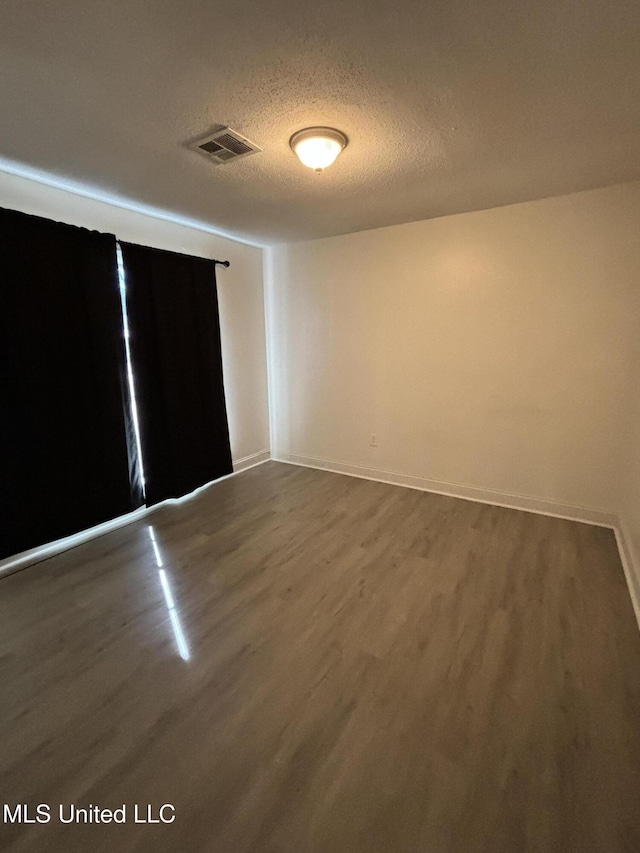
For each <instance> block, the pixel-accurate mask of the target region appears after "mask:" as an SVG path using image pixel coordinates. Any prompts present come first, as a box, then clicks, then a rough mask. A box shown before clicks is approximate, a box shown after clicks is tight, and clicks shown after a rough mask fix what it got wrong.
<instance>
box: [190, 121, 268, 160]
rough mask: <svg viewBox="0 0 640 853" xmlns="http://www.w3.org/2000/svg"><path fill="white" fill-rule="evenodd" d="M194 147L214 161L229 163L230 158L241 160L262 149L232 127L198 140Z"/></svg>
mask: <svg viewBox="0 0 640 853" xmlns="http://www.w3.org/2000/svg"><path fill="white" fill-rule="evenodd" d="M193 147H194V148H195V149H196V150H197V151H201V152H202V153H203V154H206V155H207V157H209V159H210V160H213V162H214V163H228V162H229V161H230V160H239V159H240V158H241V157H248V156H249V154H257V153H258V151H262V148H259V147H258V146H257V145H256V144H255V142H250V141H249V140H248V139H247V138H246V137H245V136H242V135H241V134H239V133H237V132H236V131H235V130H231V128H230V127H223V128H222V130H217V131H216V132H215V133H214V134H213V135H212V136H207V138H206V139H201V140H200V141H199V142H196V143H195V144H194V146H193Z"/></svg>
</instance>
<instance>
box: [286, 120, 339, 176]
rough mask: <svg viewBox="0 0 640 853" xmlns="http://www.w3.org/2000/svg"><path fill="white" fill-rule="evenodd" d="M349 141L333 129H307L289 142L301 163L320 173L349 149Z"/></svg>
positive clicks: (296, 134)
mask: <svg viewBox="0 0 640 853" xmlns="http://www.w3.org/2000/svg"><path fill="white" fill-rule="evenodd" d="M348 142H349V140H348V139H347V137H346V136H345V135H344V133H341V132H340V131H339V130H335V128H333V127H305V128H304V130H299V131H297V133H294V134H293V136H292V137H291V139H290V140H289V145H290V146H291V148H292V150H293V151H294V152H295V153H296V154H297V155H298V158H299V160H300V162H301V163H302V164H303V165H305V166H308V167H309V168H310V169H313V170H314V171H316V172H318V173H320V172H321V171H322V170H323V169H326V168H327V166H330V165H331V164H332V163H333V161H334V160H335V159H336V157H337V156H338V154H340V153H341V151H342V150H343V148H346V147H347V143H348Z"/></svg>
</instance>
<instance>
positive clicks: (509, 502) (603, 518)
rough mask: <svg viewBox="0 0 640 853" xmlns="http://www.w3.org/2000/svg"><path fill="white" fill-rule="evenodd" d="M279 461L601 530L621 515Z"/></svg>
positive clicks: (282, 456) (288, 458)
mask: <svg viewBox="0 0 640 853" xmlns="http://www.w3.org/2000/svg"><path fill="white" fill-rule="evenodd" d="M271 456H272V459H274V460H275V461H276V462H286V463H288V464H290V465H301V466H302V467H304V468H318V469H320V470H322V471H333V472H334V473H336V474H348V475H349V476H350V477H360V478H361V479H363V480H375V481H376V482H378V483H389V484H390V485H392V486H407V487H408V488H410V489H418V490H419V491H421V492H433V493H434V494H438V495H447V496H448V497H452V498H461V499H462V500H466V501H475V502H476V503H483V504H492V505H493V506H503V507H507V508H508V509H519V510H523V511H524V512H535V513H538V514H539V515H551V516H554V517H555V518H565V519H567V520H569V521H581V522H583V523H586V524H594V525H596V526H598V527H611V528H614V529H615V527H616V525H617V523H618V516H617V515H616V514H615V513H613V512H608V511H607V510H603V509H591V508H590V507H583V506H572V505H570V504H560V503H554V502H553V501H546V500H542V499H540V498H529V497H526V496H525V495H515V494H511V493H509V492H498V491H491V490H488V489H478V488H475V487H473V486H461V485H458V484H456V483H444V482H441V481H440V480H430V479H427V478H425V477H414V476H413V475H411V474H399V473H397V472H395V471H381V470H378V469H376V468H364V467H361V466H360V465H350V464H347V463H345V462H334V461H331V460H328V459H319V458H317V457H315V456H297V455H295V454H293V453H283V452H281V451H280V452H277V453H272V455H271Z"/></svg>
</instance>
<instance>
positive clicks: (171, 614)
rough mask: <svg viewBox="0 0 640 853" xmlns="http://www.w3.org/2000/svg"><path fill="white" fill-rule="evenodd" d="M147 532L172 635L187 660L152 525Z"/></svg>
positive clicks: (181, 654) (185, 646)
mask: <svg viewBox="0 0 640 853" xmlns="http://www.w3.org/2000/svg"><path fill="white" fill-rule="evenodd" d="M147 530H148V532H149V539H150V540H151V545H152V546H153V553H154V555H155V558H156V565H157V567H158V575H159V577H160V585H161V586H162V592H163V593H164V598H165V601H166V602H167V608H168V610H169V618H170V619H171V625H172V627H173V633H174V634H175V637H176V645H177V646H178V652H179V654H180V657H181V658H182V660H189V659H190V657H191V655H190V654H189V647H188V646H187V641H186V640H185V636H184V631H183V630H182V625H181V623H180V617H179V616H178V612H177V610H176V604H175V601H174V599H173V593H172V592H171V586H170V584H169V578H168V577H167V573H166V571H165V569H164V561H163V559H162V554H161V552H160V546H159V545H158V542H157V540H156V534H155V530H154V529H153V525H151V524H149V525H147Z"/></svg>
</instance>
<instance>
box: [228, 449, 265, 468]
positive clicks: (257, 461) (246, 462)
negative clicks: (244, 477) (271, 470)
mask: <svg viewBox="0 0 640 853" xmlns="http://www.w3.org/2000/svg"><path fill="white" fill-rule="evenodd" d="M270 459H271V453H270V451H269V450H259V451H258V453H252V454H251V455H250V456H243V457H242V459H234V461H233V473H234V474H239V473H240V471H246V470H247V468H255V466H256V465H262V463H263V462H268V461H269V460H270Z"/></svg>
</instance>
